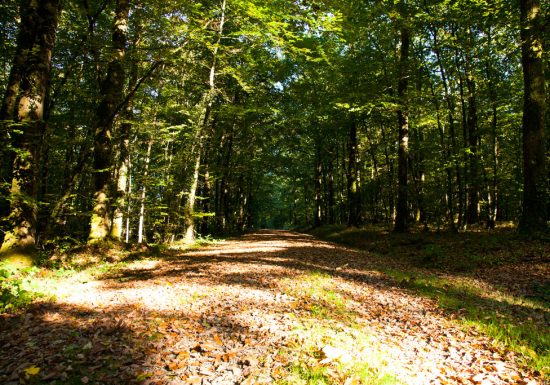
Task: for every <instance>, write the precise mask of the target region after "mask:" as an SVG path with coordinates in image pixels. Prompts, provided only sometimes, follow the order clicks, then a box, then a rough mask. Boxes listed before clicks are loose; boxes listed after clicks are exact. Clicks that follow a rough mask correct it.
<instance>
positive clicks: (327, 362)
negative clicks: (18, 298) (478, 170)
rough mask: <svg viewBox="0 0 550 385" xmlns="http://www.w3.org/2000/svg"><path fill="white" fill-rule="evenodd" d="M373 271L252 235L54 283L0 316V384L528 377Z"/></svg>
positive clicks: (311, 244) (286, 239)
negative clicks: (49, 293)
mask: <svg viewBox="0 0 550 385" xmlns="http://www.w3.org/2000/svg"><path fill="white" fill-rule="evenodd" d="M379 262H380V261H379V259H378V257H376V256H375V255H373V254H371V253H369V252H360V251H357V250H352V249H347V248H345V247H341V246H337V245H335V244H331V243H327V242H322V241H319V240H317V239H315V238H312V237H311V236H302V235H301V234H298V233H291V232H286V231H269V232H266V231H264V232H260V233H252V234H248V235H246V236H244V237H241V238H234V239H229V240H225V241H223V242H221V243H219V244H217V245H210V246H208V247H207V248H205V249H201V250H199V251H195V250H191V251H189V252H178V253H177V254H173V253H170V254H167V255H166V258H164V256H163V255H160V256H159V257H157V258H156V259H145V260H137V261H134V262H130V263H129V264H127V265H123V266H121V267H120V268H119V269H117V270H116V271H113V272H105V273H102V274H101V275H100V276H98V278H97V279H83V278H82V277H80V278H78V277H72V278H67V279H66V280H65V281H62V282H61V284H60V285H58V286H57V289H56V292H55V299H54V300H53V301H48V302H44V303H39V302H38V303H36V304H35V305H32V306H31V307H30V308H29V309H28V310H27V311H26V312H25V313H22V314H21V315H13V316H4V317H3V319H2V325H3V326H2V329H1V330H0V346H2V347H3V349H4V350H6V349H8V350H9V351H10V352H13V354H10V355H2V357H0V380H1V381H2V382H3V383H6V384H11V383H13V384H15V383H19V379H20V378H23V379H24V378H25V376H31V377H32V374H29V373H32V370H30V369H29V368H39V369H40V372H39V373H38V374H35V375H36V376H37V378H42V379H43V380H44V381H47V382H52V383H54V382H55V381H57V382H56V383H72V382H74V381H76V382H78V383H88V382H89V383H106V384H117V383H130V382H138V383H141V382H143V383H147V384H168V383H184V384H185V383H189V384H199V383H202V384H233V383H249V384H252V383H281V384H282V383H288V381H289V382H291V383H292V382H294V381H296V382H299V381H301V380H300V378H301V377H300V376H304V375H305V374H304V373H306V372H308V373H309V372H312V373H313V372H315V373H317V372H318V373H317V374H318V375H319V376H321V377H322V378H326V379H327V381H331V383H334V384H338V383H345V382H346V381H352V380H354V381H363V382H361V383H378V382H375V381H382V379H383V378H386V379H388V381H389V379H392V380H391V381H394V382H395V383H405V384H419V385H420V384H427V383H443V382H444V381H447V382H448V381H451V382H456V383H458V382H460V381H462V383H472V384H474V383H478V381H477V380H478V379H483V380H485V381H490V382H491V383H493V384H509V383H514V382H517V383H521V381H523V383H527V382H528V381H530V380H531V379H532V378H533V377H532V376H533V374H532V373H530V372H528V371H526V370H525V368H524V367H523V366H522V365H520V364H519V363H520V361H519V358H520V357H519V356H516V355H515V354H514V353H513V352H511V351H506V350H503V349H502V348H499V347H498V346H497V345H494V344H493V343H492V342H491V340H490V339H488V338H487V337H484V336H483V335H480V334H478V333H477V332H475V331H474V330H473V329H469V330H464V329H462V328H460V327H459V326H458V324H455V323H453V321H452V318H454V317H461V316H463V315H462V314H461V312H460V311H457V312H450V313H447V312H446V311H444V310H442V309H441V308H439V307H438V306H437V304H436V303H435V302H434V301H433V300H430V299H426V298H422V297H419V296H415V295H413V294H412V293H411V292H410V291H409V290H407V289H404V288H403V286H402V283H400V282H399V281H396V280H394V279H392V278H390V277H389V276H387V275H385V274H383V273H381V272H380V271H379V270H378V269H377V268H376V264H377V263H379ZM437 290H438V289H437ZM477 300H478V301H489V300H490V299H487V298H482V297H479V298H477ZM293 379H294V380H293ZM377 379H378V380H377ZM79 381H80V382H79ZM369 381H371V382H369ZM358 383H359V382H358ZM533 383H537V382H536V381H535V382H533Z"/></svg>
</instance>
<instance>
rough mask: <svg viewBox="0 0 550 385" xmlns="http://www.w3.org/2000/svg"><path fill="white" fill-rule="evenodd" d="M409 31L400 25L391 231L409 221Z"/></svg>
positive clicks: (402, 230)
mask: <svg viewBox="0 0 550 385" xmlns="http://www.w3.org/2000/svg"><path fill="white" fill-rule="evenodd" d="M410 40H411V33H410V30H409V29H408V27H407V26H402V27H401V47H400V49H399V82H398V85H397V97H398V99H399V109H398V110H397V118H398V123H399V136H398V141H399V149H398V152H397V181H398V183H397V186H398V187H397V206H396V215H395V225H394V228H393V231H395V232H397V233H403V232H406V231H407V228H408V221H409V203H408V186H407V185H408V171H409V165H408V162H409V116H408V102H407V87H408V83H409V81H408V76H409V75H408V74H409V71H408V67H409V47H410Z"/></svg>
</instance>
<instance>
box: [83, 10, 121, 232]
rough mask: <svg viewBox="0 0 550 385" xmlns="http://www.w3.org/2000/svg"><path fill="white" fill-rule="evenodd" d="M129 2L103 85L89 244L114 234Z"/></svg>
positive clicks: (115, 29) (117, 19)
mask: <svg viewBox="0 0 550 385" xmlns="http://www.w3.org/2000/svg"><path fill="white" fill-rule="evenodd" d="M128 9H129V0H117V2H116V10H115V18H114V20H113V36H112V53H111V58H110V60H109V65H108V68H107V76H106V78H105V79H104V80H103V82H102V85H101V94H102V96H103V97H102V100H101V102H100V103H99V106H98V107H97V110H96V129H95V135H94V207H93V211H92V218H91V223H90V234H89V237H88V239H89V241H90V242H97V241H102V240H105V239H106V238H107V237H108V236H109V234H110V227H111V226H110V218H109V216H110V212H111V210H110V205H111V203H112V202H111V196H112V192H111V188H112V187H111V186H112V178H113V175H112V174H113V154H112V139H111V137H112V130H113V121H114V118H115V115H116V114H117V112H118V111H117V108H118V106H119V104H120V102H121V100H122V91H123V88H124V80H125V73H124V57H125V54H126V39H127V34H128Z"/></svg>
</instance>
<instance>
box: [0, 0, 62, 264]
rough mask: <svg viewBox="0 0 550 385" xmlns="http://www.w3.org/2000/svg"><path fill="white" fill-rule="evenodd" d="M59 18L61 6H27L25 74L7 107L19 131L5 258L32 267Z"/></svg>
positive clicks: (21, 59)
mask: <svg viewBox="0 0 550 385" xmlns="http://www.w3.org/2000/svg"><path fill="white" fill-rule="evenodd" d="M58 13H59V2H58V0H45V1H40V2H34V1H27V0H25V1H23V3H22V5H21V24H20V27H19V28H20V29H19V35H18V44H21V47H24V49H20V48H19V47H18V49H17V51H16V54H15V57H14V66H15V67H16V68H15V69H14V70H13V72H14V73H15V72H19V73H18V74H14V77H19V79H18V80H19V84H18V85H17V86H16V85H15V83H16V81H15V80H16V79H13V78H12V79H10V80H11V83H10V86H11V88H8V90H7V94H6V98H5V99H4V103H3V106H2V110H3V111H2V113H3V114H5V115H4V116H3V117H4V118H8V119H7V120H13V121H14V122H16V123H17V124H18V129H17V131H14V132H13V133H12V135H13V148H14V154H15V155H14V161H13V169H12V173H13V174H12V181H11V190H10V199H11V203H10V214H9V229H8V231H7V232H6V235H5V238H4V241H3V243H2V247H1V249H0V253H1V254H2V256H3V257H8V258H13V259H14V260H16V261H18V262H20V263H22V264H26V265H28V264H30V263H32V262H33V258H34V256H35V252H36V228H37V193H38V191H37V177H38V172H39V164H40V159H39V158H40V149H41V140H42V136H43V133H44V130H45V126H46V122H45V118H46V116H47V114H46V113H45V109H46V103H45V99H46V97H47V93H48V89H49V80H50V67H51V58H52V51H53V46H54V43H55V37H56V30H57V22H58ZM14 95H17V96H16V99H15V104H13V101H14V100H13V97H14ZM4 109H5V110H4ZM10 115H11V116H10Z"/></svg>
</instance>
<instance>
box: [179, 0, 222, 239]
mask: <svg viewBox="0 0 550 385" xmlns="http://www.w3.org/2000/svg"><path fill="white" fill-rule="evenodd" d="M225 7H226V0H223V1H222V4H221V15H220V23H219V27H218V37H217V40H216V42H215V45H214V50H213V52H212V64H211V66H210V74H209V89H208V91H207V93H206V95H205V97H204V111H203V114H202V119H200V121H199V131H198V135H197V137H198V140H199V143H198V145H197V146H196V148H197V153H196V157H195V167H194V170H193V179H192V181H191V187H190V190H189V198H188V200H187V206H186V210H185V226H186V229H185V239H186V240H187V241H192V240H194V239H195V218H194V217H193V213H194V211H195V200H196V194H197V187H198V185H199V171H200V165H201V157H202V152H203V147H205V142H206V141H207V140H206V137H207V135H209V133H207V132H206V131H207V127H208V124H209V121H210V115H211V112H212V104H213V102H214V97H215V96H216V68H217V60H218V51H219V48H220V43H221V40H222V37H223V32H224V25H225ZM204 151H206V149H204Z"/></svg>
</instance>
